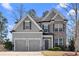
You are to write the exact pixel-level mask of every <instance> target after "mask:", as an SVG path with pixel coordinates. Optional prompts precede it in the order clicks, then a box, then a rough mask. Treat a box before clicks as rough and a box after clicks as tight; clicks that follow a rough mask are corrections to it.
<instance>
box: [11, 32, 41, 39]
mask: <svg viewBox="0 0 79 59" xmlns="http://www.w3.org/2000/svg"><path fill="white" fill-rule="evenodd" d="M41 37H42V32H38V33H37V32H36V33H33V32H30V33H29V32H24V33H23V32H22V33H21V32H20V33H16V32H15V33H13V38H41Z"/></svg>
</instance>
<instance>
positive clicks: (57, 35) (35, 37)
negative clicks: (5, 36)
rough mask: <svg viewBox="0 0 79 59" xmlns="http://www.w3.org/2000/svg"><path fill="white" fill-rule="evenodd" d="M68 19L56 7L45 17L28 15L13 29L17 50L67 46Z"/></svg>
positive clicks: (15, 48)
mask: <svg viewBox="0 0 79 59" xmlns="http://www.w3.org/2000/svg"><path fill="white" fill-rule="evenodd" d="M66 23H67V20H66V18H65V17H64V16H62V15H61V14H60V13H59V12H58V11H56V10H55V9H53V10H50V11H49V12H48V14H47V15H46V16H45V17H43V18H38V17H31V16H29V15H27V16H26V17H24V18H23V19H22V20H20V21H19V22H18V23H17V24H16V25H15V27H14V28H13V30H12V37H13V44H14V50H15V51H38V50H47V49H49V48H53V47H55V46H56V45H63V46H66Z"/></svg>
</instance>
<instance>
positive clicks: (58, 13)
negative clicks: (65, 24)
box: [42, 9, 66, 21]
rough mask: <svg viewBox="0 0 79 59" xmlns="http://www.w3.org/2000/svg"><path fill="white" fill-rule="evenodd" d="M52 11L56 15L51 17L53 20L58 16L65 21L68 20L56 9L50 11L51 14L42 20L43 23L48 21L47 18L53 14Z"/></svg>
mask: <svg viewBox="0 0 79 59" xmlns="http://www.w3.org/2000/svg"><path fill="white" fill-rule="evenodd" d="M52 11H53V12H55V13H56V14H55V15H54V16H53V17H51V18H52V19H55V18H56V16H57V15H60V16H61V17H62V18H63V19H64V20H65V19H66V18H65V17H64V16H63V15H62V14H61V13H60V12H58V11H57V10H56V9H51V10H50V11H49V13H48V14H47V15H46V16H45V17H44V18H43V19H42V21H46V18H47V17H48V16H49V15H50V14H51V13H52ZM51 18H49V20H50V19H51Z"/></svg>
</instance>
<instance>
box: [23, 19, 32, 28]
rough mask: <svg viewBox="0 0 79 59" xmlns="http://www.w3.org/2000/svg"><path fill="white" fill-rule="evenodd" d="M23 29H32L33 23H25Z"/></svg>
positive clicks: (27, 21)
mask: <svg viewBox="0 0 79 59" xmlns="http://www.w3.org/2000/svg"><path fill="white" fill-rule="evenodd" d="M23 29H31V22H30V21H29V20H26V21H24V22H23Z"/></svg>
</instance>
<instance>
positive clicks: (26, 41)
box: [13, 33, 42, 51]
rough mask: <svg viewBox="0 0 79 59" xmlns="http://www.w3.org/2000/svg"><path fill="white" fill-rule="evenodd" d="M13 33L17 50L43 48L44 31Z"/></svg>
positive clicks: (37, 49)
mask: <svg viewBox="0 0 79 59" xmlns="http://www.w3.org/2000/svg"><path fill="white" fill-rule="evenodd" d="M13 34H14V35H13V36H14V38H13V39H14V40H13V42H14V50H15V51H39V50H41V47H42V33H13ZM24 34H25V35H24ZM27 34H28V35H27ZM31 35H32V36H31Z"/></svg>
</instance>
